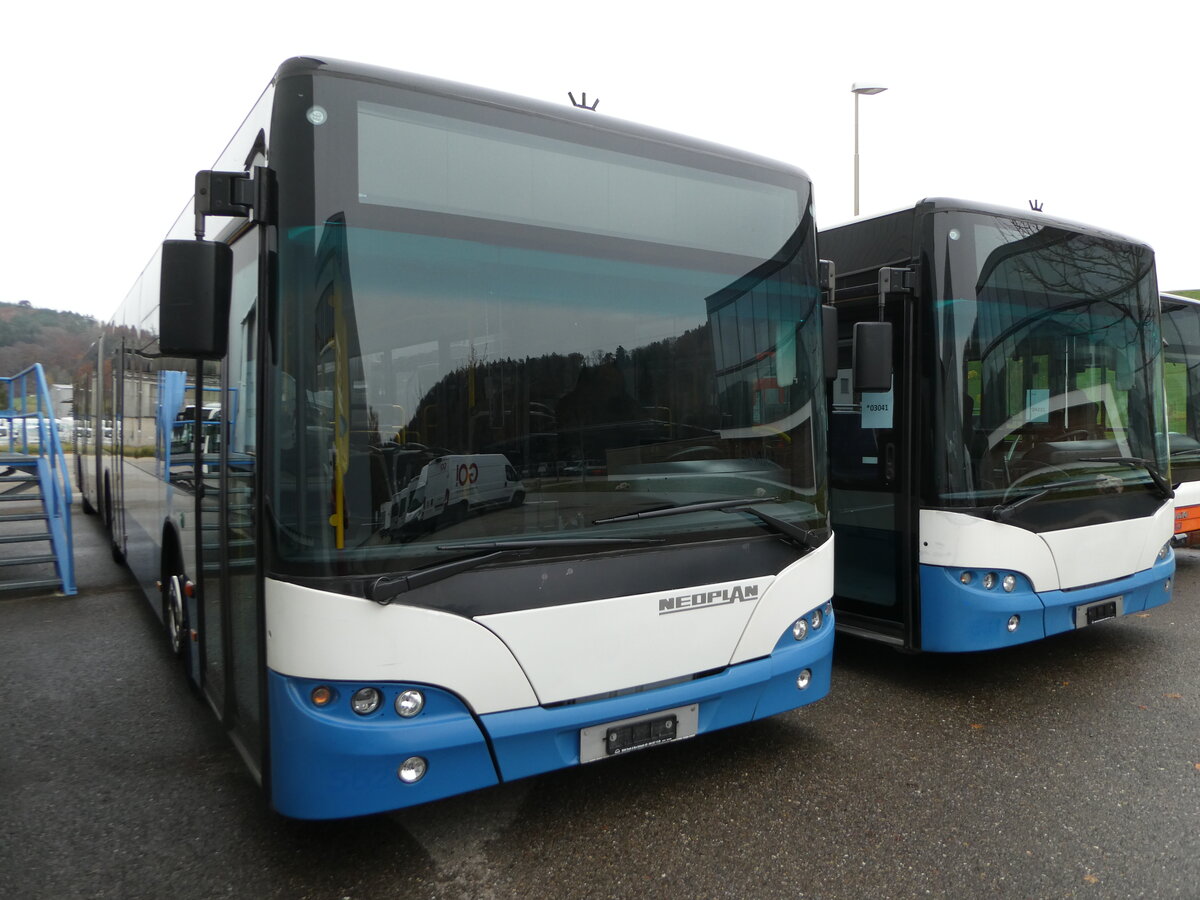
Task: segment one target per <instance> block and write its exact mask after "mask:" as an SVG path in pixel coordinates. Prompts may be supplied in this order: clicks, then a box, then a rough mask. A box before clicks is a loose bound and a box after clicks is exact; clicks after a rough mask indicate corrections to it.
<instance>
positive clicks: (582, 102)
mask: <svg viewBox="0 0 1200 900" xmlns="http://www.w3.org/2000/svg"><path fill="white" fill-rule="evenodd" d="M567 96H568V97H570V98H571V105H572V106H573V107H575V108H576V109H590V110H591V111H592V112H595V111H596V107H597V106H599V105H600V98H599V97H597V98H596V99H595V100H593V101H592V105H591V106H588V102H587V91H584V92H583V93H582V94H580V95H579V102H578V103H576V102H575V94H574V93H572V92H571V91H567Z"/></svg>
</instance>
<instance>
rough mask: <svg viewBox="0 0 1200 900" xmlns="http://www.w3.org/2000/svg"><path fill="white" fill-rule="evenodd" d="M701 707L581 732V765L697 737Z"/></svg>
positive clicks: (666, 711)
mask: <svg viewBox="0 0 1200 900" xmlns="http://www.w3.org/2000/svg"><path fill="white" fill-rule="evenodd" d="M699 723H700V707H699V705H698V704H692V705H690V706H680V707H677V708H675V709H664V710H659V711H657V712H652V713H647V714H646V715H643V716H633V717H631V718H628V719H618V720H617V721H614V722H604V723H601V724H599V725H592V726H590V727H588V728H582V729H580V731H579V761H580V762H581V763H588V762H595V761H596V760H599V759H607V758H609V757H612V756H621V755H623V754H625V753H632V752H634V751H636V750H644V749H646V748H647V747H656V746H658V745H659V744H669V743H671V742H673V741H679V740H683V739H684V738H690V737H695V736H696V731H697V729H698V727H699Z"/></svg>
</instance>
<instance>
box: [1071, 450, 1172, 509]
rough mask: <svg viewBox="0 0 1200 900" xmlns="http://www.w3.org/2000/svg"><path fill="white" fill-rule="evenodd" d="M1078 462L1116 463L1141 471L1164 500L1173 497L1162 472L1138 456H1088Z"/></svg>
mask: <svg viewBox="0 0 1200 900" xmlns="http://www.w3.org/2000/svg"><path fill="white" fill-rule="evenodd" d="M1079 461H1080V462H1099V463H1117V464H1118V465H1122V466H1130V467H1132V468H1135V469H1142V470H1143V471H1145V472H1146V473H1147V474H1148V475H1149V476H1150V480H1151V481H1153V482H1154V486H1155V487H1156V488H1158V493H1159V495H1160V496H1161V497H1162V498H1163V499H1164V500H1170V499H1171V498H1172V497H1174V496H1175V491H1174V490H1173V489H1172V488H1171V485H1170V484H1169V483H1168V482H1167V479H1165V478H1164V477H1163V475H1162V472H1160V471H1158V469H1156V468H1155V467H1154V464H1153V463H1151V462H1150V460H1148V459H1142V458H1141V457H1140V456H1089V457H1086V458H1084V459H1080V460H1079Z"/></svg>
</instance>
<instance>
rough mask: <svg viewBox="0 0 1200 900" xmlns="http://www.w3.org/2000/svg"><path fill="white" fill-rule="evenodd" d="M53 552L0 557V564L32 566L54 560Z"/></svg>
mask: <svg viewBox="0 0 1200 900" xmlns="http://www.w3.org/2000/svg"><path fill="white" fill-rule="evenodd" d="M54 560H55V556H54V554H53V553H51V554H49V555H47V556H14V557H13V558H12V559H0V566H33V565H38V564H40V563H48V562H54Z"/></svg>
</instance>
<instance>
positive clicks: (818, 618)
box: [808, 607, 825, 631]
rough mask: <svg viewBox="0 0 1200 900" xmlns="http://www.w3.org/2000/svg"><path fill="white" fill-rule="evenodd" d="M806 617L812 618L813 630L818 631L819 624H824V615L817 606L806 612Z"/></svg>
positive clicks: (819, 628)
mask: <svg viewBox="0 0 1200 900" xmlns="http://www.w3.org/2000/svg"><path fill="white" fill-rule="evenodd" d="M808 617H809V618H810V619H811V620H812V629H813V631H820V630H821V626H822V625H824V624H825V617H824V616H823V615H822V614H821V608H820V607H817V608H816V609H814V610H813V611H812V612H811V613H809V614H808Z"/></svg>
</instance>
